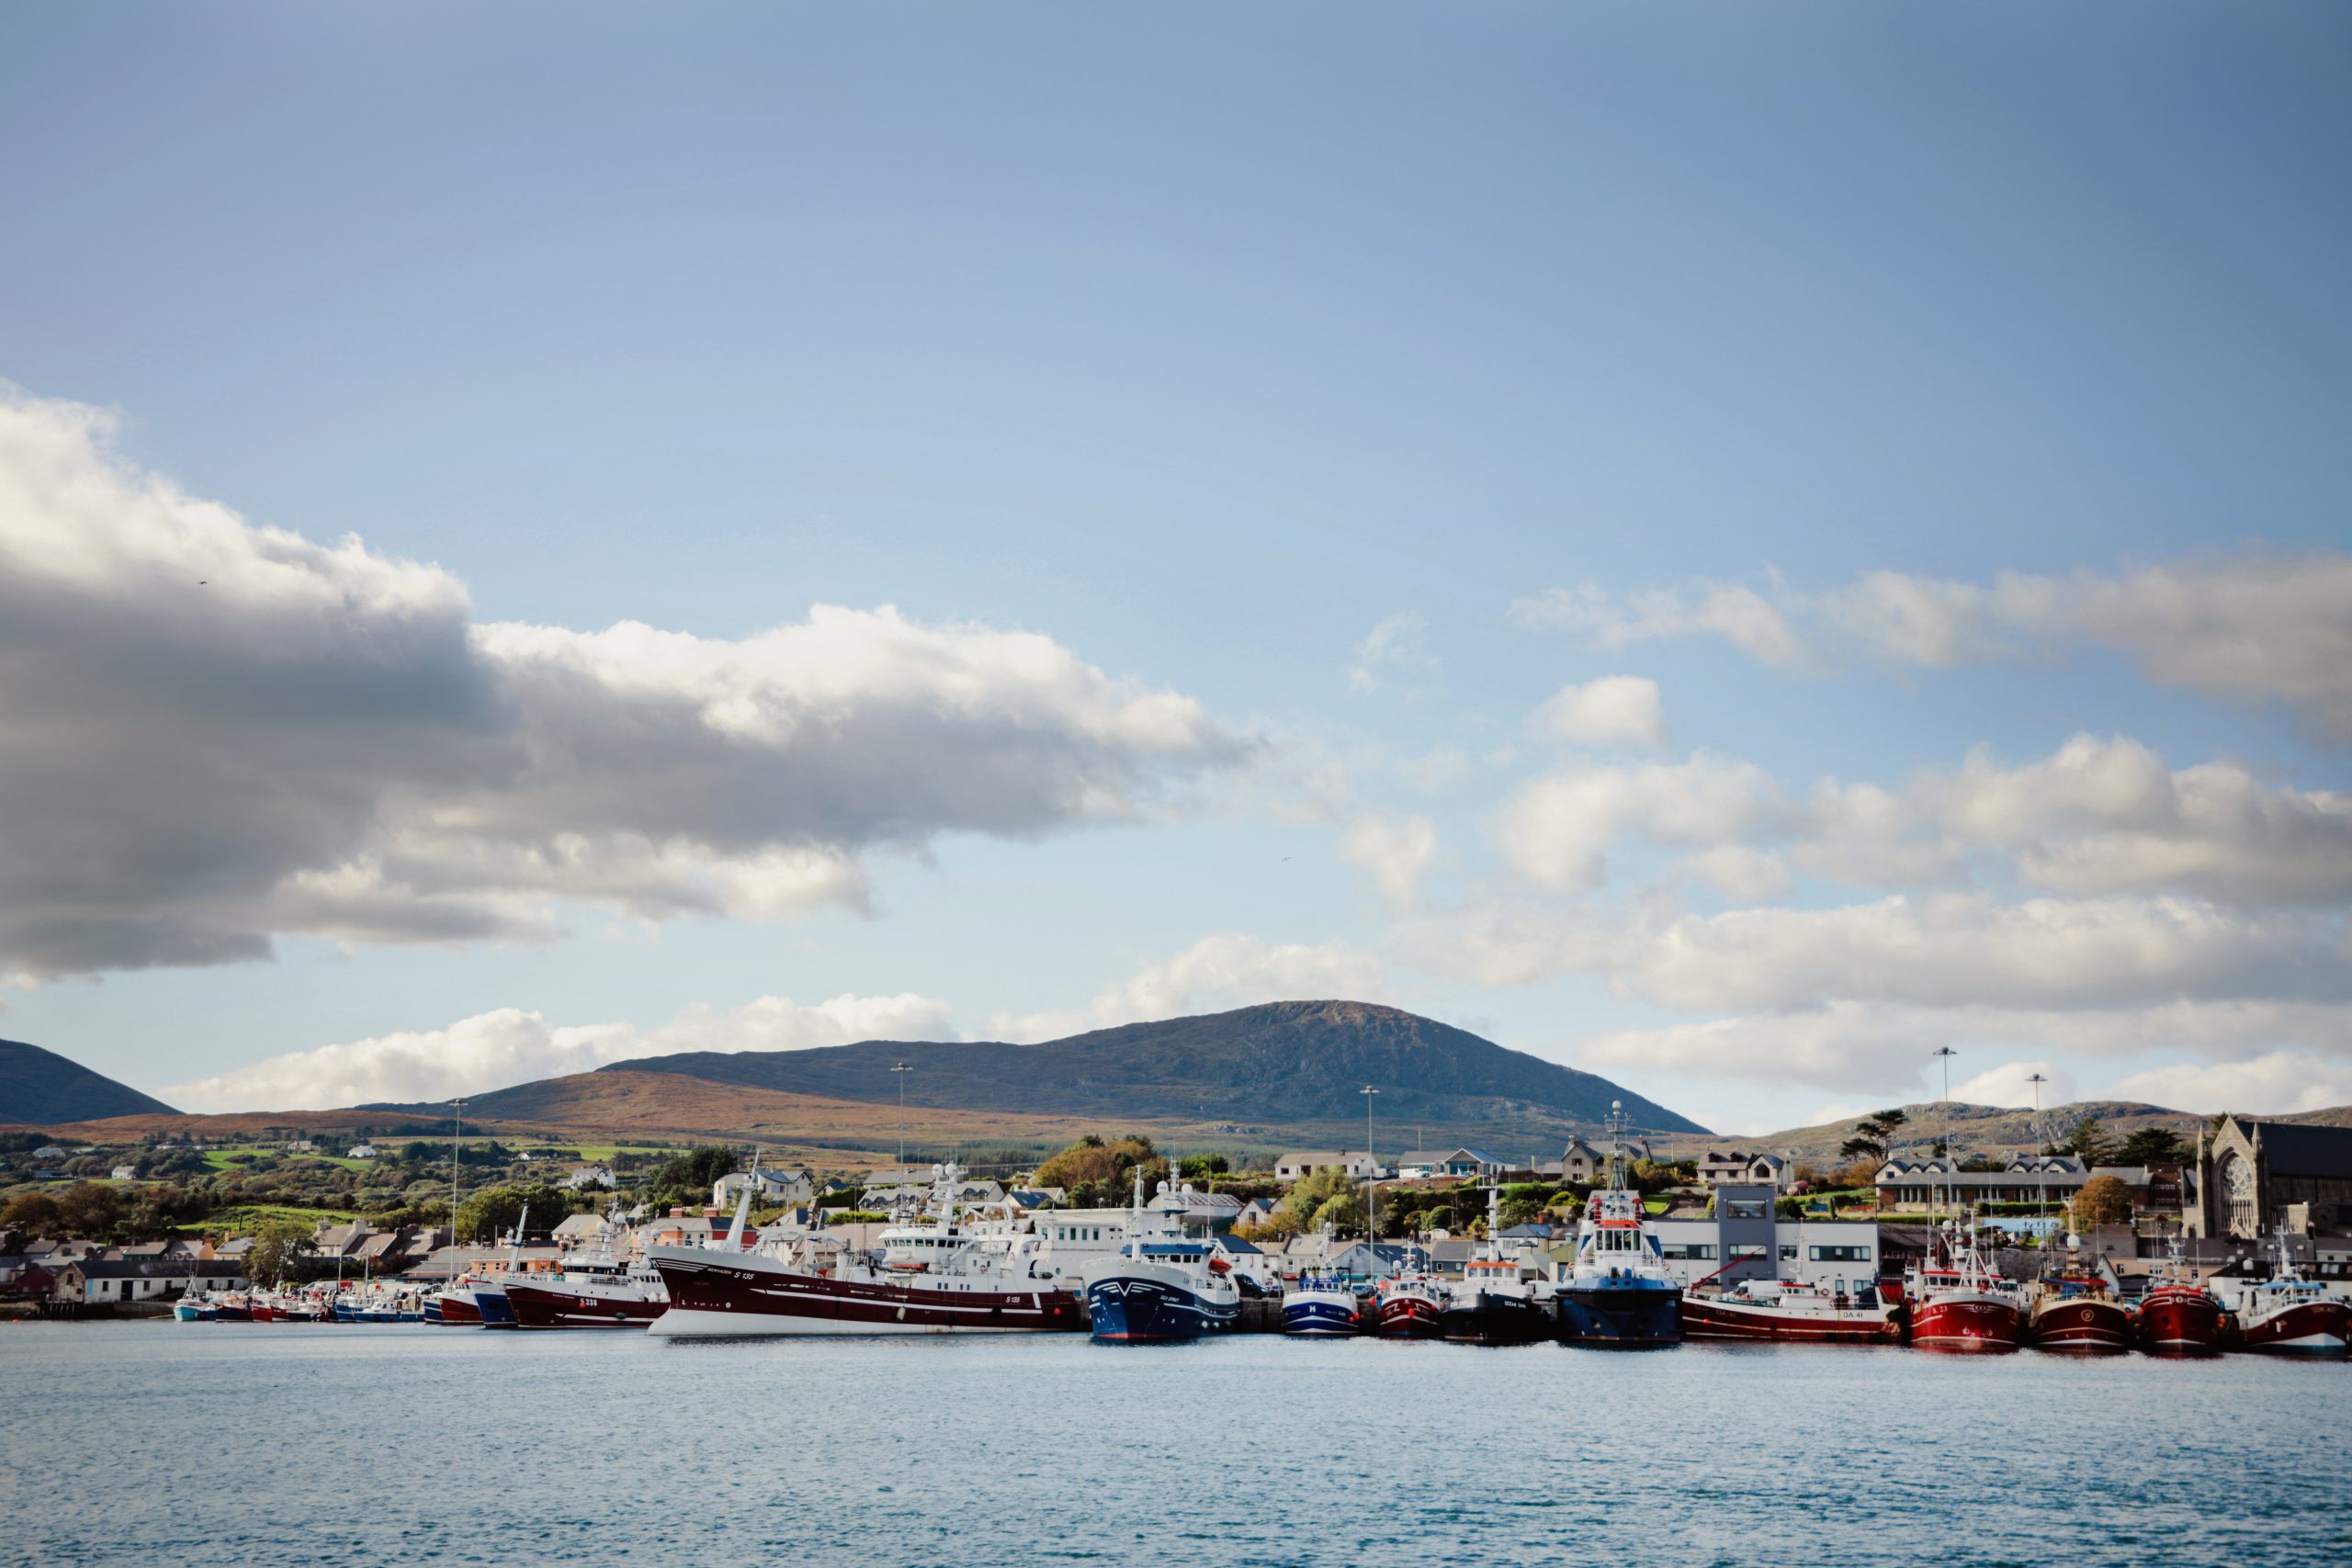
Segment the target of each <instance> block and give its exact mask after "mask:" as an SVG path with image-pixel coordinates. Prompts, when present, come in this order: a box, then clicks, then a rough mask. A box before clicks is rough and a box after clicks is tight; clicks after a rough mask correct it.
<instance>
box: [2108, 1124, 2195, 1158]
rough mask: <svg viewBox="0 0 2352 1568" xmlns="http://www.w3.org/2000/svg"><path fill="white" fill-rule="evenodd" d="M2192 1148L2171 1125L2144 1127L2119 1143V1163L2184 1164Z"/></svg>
mask: <svg viewBox="0 0 2352 1568" xmlns="http://www.w3.org/2000/svg"><path fill="white" fill-rule="evenodd" d="M2189 1154H2190V1150H2189V1148H2188V1145H2186V1144H2183V1143H2182V1142H2181V1141H2180V1134H2177V1133H2176V1132H2174V1131H2173V1130H2172V1129H2171V1128H2169V1127H2143V1128H2141V1129H2140V1130H2139V1131H2138V1132H2136V1133H2134V1134H2131V1136H2129V1137H2127V1138H2125V1139H2124V1140H2123V1142H2122V1143H2121V1144H2120V1145H2117V1147H2116V1150H2115V1163H2116V1164H2118V1165H2182V1164H2186V1163H2187V1162H2188V1157H2189Z"/></svg>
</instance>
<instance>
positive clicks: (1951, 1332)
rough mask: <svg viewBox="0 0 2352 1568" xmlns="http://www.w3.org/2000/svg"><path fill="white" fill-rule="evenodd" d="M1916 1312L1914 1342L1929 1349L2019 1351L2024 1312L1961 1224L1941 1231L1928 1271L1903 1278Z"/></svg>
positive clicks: (2015, 1292) (1923, 1269) (2010, 1286)
mask: <svg viewBox="0 0 2352 1568" xmlns="http://www.w3.org/2000/svg"><path fill="white" fill-rule="evenodd" d="M1903 1294H1904V1299H1905V1302H1907V1303H1909V1305H1910V1309H1911V1343H1912V1344H1914V1345H1916V1346H1917V1347H1919V1348H1921V1349H1926V1350H2014V1349H2016V1348H2018V1331H2019V1328H2020V1327H2021V1326H2022V1325H2023V1322H2024V1315H2025V1314H2024V1310H2023V1305H2022V1303H2021V1302H2020V1301H2019V1299H2018V1289H2017V1287H2016V1286H2015V1285H2013V1284H2011V1283H2010V1282H2009V1281H2008V1280H2005V1279H2003V1278H2002V1277H2001V1275H2000V1273H1999V1272H1998V1270H1996V1269H1994V1267H1993V1266H1992V1264H1991V1263H1990V1262H1988V1261H1987V1260H1986V1258H1985V1255H1984V1253H1983V1252H1982V1251H1981V1250H1980V1249H1979V1248H1978V1247H1977V1245H1976V1238H1975V1236H1974V1235H1973V1234H1972V1233H1971V1231H1970V1230H1968V1229H1967V1228H1966V1227H1964V1226H1963V1225H1962V1224H1961V1222H1959V1221H1957V1220H1947V1221H1945V1222H1944V1224H1943V1228H1942V1229H1941V1231H1940V1232H1939V1233H1938V1235H1937V1237H1936V1240H1935V1242H1934V1243H1933V1245H1932V1247H1930V1250H1929V1252H1928V1261H1927V1263H1926V1265H1925V1266H1924V1267H1921V1268H1917V1269H1912V1270H1911V1271H1910V1272H1909V1273H1907V1274H1905V1276H1904V1279H1903Z"/></svg>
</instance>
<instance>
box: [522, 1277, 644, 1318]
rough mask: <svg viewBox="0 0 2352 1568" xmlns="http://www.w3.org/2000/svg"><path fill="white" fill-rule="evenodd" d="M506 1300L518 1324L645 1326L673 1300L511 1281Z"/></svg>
mask: <svg viewBox="0 0 2352 1568" xmlns="http://www.w3.org/2000/svg"><path fill="white" fill-rule="evenodd" d="M506 1303H507V1305H508V1306H509V1307H511V1308H512V1309H513V1310H514V1313H515V1326H516V1327H518V1328H643V1327H644V1326H645V1325H647V1324H649V1323H651V1322H652V1321H653V1320H654V1319H655V1318H657V1317H660V1316H661V1315H662V1312H663V1311H664V1310H665V1309H666V1308H667V1307H668V1306H669V1304H670V1303H667V1302H656V1301H647V1300H644V1299H642V1298H638V1297H628V1296H618V1295H612V1296H607V1295H601V1294H598V1293H595V1292H581V1291H566V1290H560V1289H556V1288H554V1287H551V1286H544V1285H509V1286H508V1287H506Z"/></svg>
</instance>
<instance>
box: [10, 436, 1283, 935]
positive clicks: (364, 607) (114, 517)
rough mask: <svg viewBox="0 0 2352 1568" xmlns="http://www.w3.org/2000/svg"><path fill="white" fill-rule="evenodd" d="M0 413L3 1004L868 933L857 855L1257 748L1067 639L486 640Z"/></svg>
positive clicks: (1060, 816)
mask: <svg viewBox="0 0 2352 1568" xmlns="http://www.w3.org/2000/svg"><path fill="white" fill-rule="evenodd" d="M111 434H112V425H111V422H110V421H109V419H108V418H107V416H106V415H105V414H103V413H101V412H99V411H96V410H93V409H90V408H87V407H85V406H83V405H79V404H74V403H68V402H60V401H55V400H41V399H37V398H32V397H28V396H26V395H24V394H21V393H18V392H16V391H14V390H13V389H0V733H5V735H6V746H5V748H0V889H5V891H6V895H7V897H6V900H5V901H0V975H5V974H14V975H16V976H18V977H20V978H40V977H44V976H57V975H64V974H73V973H77V972H86V971H92V970H103V969H117V968H137V967H144V966H152V965H167V964H214V963H222V962H228V961H232V960H239V959H252V958H258V957H262V956H265V955H266V954H267V953H269V952H270V950H271V942H272V938H273V936H274V935H276V934H278V933H288V932H309V933H318V934H322V935H328V936H333V937H338V938H345V939H350V940H359V941H393V942H457V941H468V940H473V939H479V938H485V937H530V936H540V935H545V934H547V932H548V931H549V929H550V926H551V922H552V919H553V915H552V912H551V911H552V909H553V907H554V905H555V903H556V902H557V901H558V900H562V899H574V900H585V901H588V902H591V903H594V904H598V905H602V906H605V907H607V908H614V909H617V910H620V911H622V912H625V913H627V914H628V915H631V916H635V917H639V918H642V919H667V918H671V917H673V916H677V915H683V914H715V915H733V916H749V917H776V916H786V915H791V914H795V913H797V912H800V911H803V910H806V909H809V908H813V907H815V906H818V905H821V904H828V903H832V904H845V905H849V906H852V907H855V906H858V905H860V904H861V903H862V902H863V900H864V898H865V856H866V855H867V854H868V853H869V852H873V851H876V850H877V849H879V850H890V849H897V850H901V851H906V852H921V851H922V848H923V847H924V846H925V845H926V844H927V843H928V842H929V841H930V840H932V839H933V838H934V837H935V836H936V835H938V834H941V833H944V832H949V831H956V830H965V831H974V832H982V833H990V834H998V835H1003V836H1008V837H1014V838H1025V837H1034V836H1037V835H1042V834H1046V833H1050V832H1053V831H1056V830H1058V829H1067V828H1069V827H1072V826H1075V825H1079V824H1084V823H1091V822H1105V821H1117V820H1128V819H1133V818H1136V817H1137V816H1138V815H1139V814H1141V813H1143V812H1145V811H1147V810H1148V808H1149V807H1150V805H1151V803H1152V802H1153V800H1154V799H1155V797H1157V796H1158V795H1160V794H1162V793H1163V792H1164V791H1165V790H1166V789H1167V788H1168V787H1169V785H1170V783H1171V782H1172V781H1178V780H1182V779H1184V778H1187V777H1190V776H1195V775H1198V774H1200V773H1203V772H1204V771H1207V770H1215V769H1221V768H1223V767H1225V766H1227V765H1228V764H1231V763H1234V762H1236V761H1239V760H1241V759H1243V758H1244V757H1246V756H1247V755H1248V754H1249V753H1250V750H1252V748H1251V747H1250V744H1249V743H1248V742H1245V741H1244V740H1243V739H1240V738H1239V737H1237V736H1236V735H1234V734H1232V733H1230V732H1228V731H1227V730H1225V729H1223V728H1220V727H1219V726H1217V725H1216V723H1214V722H1213V721H1212V720H1211V719H1210V718H1209V717H1208V716H1206V715H1205V714H1204V712H1203V711H1202V709H1201V708H1200V706H1199V705H1197V704H1196V703H1195V702H1193V700H1192V699H1190V698H1188V697H1185V696H1182V695H1181V694H1176V693H1172V692H1168V691H1161V690H1154V689H1150V688H1148V687H1145V686H1141V685H1138V684H1136V683H1135V682H1129V681H1125V680H1120V679H1115V678H1114V677H1112V676H1109V675H1106V674H1105V673H1103V671H1100V670H1097V669H1095V668H1094V667H1092V666H1091V665H1089V664H1087V663H1085V662H1084V661H1083V660H1080V658H1078V656H1077V655H1075V654H1074V653H1072V652H1070V651H1069V649H1065V648H1063V647H1061V646H1060V645H1059V644H1057V643H1056V642H1054V641H1053V640H1052V639H1051V638H1049V637H1044V636H1041V635H1038V634H1035V633H1030V632H1020V631H1005V630H1001V629H996V628H990V627H986V626H968V625H951V626H923V625H921V624H918V623H915V622H913V621H910V620H909V619H907V618H905V617H903V616H901V615H899V614H898V613H897V612H896V611H895V610H891V609H888V608H883V609H878V610H857V609H842V608H834V607H828V606H820V607H818V608H817V609H815V610H813V611H812V612H811V613H810V615H809V617H808V619H807V620H806V621H803V622H800V623H797V624H792V625H786V626H779V627H776V628H775V629H773V630H770V631H767V632H763V633H761V634H758V635H756V636H752V637H745V638H742V639H740V640H726V639H714V638H704V637H693V636H690V635H687V634H684V633H679V632H669V631H662V630H658V629H656V628H653V627H650V626H639V625H636V624H629V623H625V624H622V625H619V626H612V627H608V628H606V629H605V630H602V631H577V630H571V629H568V628H563V627H556V626H525V625H514V624H485V623H482V622H479V621H477V620H476V619H475V618H474V616H473V613H472V607H471V604H470V603H469V599H468V596H467V592H466V590H465V587H464V585H463V583H461V582H460V581H458V579H457V578H456V577H454V576H453V575H452V574H450V573H449V572H447V571H446V570H442V569H441V568H439V567H435V566H429V565H423V564H419V563H416V562H412V561H402V560H397V559H392V558H387V557H384V556H381V555H379V554H376V553H375V552H373V551H370V550H369V549H368V548H367V547H365V546H364V545H363V544H361V543H360V542H359V541H358V540H356V539H354V538H346V539H345V540H342V541H340V542H339V543H336V544H334V545H332V546H326V545H319V544H316V543H313V542H311V541H310V540H308V539H306V538H303V537H302V536H300V535H297V534H294V533H291V532H288V531H286V530H283V529H278V528H271V527H265V526H260V525H254V524H253V523H250V522H248V521H246V520H245V519H243V518H242V517H240V516H239V515H237V514H236V513H234V512H232V511H231V510H229V509H228V508H227V507H224V506H221V505H220V504H218V503H216V502H209V501H205V500H202V499H199V498H197V497H192V496H189V495H187V493H185V492H184V491H181V490H179V489H178V488H177V487H176V486H175V485H173V484H172V483H171V482H170V481H169V480H167V479H163V478H161V477H159V476H156V475H153V474H149V473H145V472H141V471H139V470H137V469H135V468H131V467H130V466H129V465H127V464H125V463H123V462H121V461H119V460H118V459H117V458H116V457H114V455H113V454H112V452H111V450H110V446H109V442H110V438H111Z"/></svg>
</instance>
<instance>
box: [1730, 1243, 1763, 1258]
mask: <svg viewBox="0 0 2352 1568" xmlns="http://www.w3.org/2000/svg"><path fill="white" fill-rule="evenodd" d="M1771 1250H1772V1249H1771V1248H1770V1247H1766V1246H1765V1245H1764V1244H1763V1243H1761V1242H1755V1241H1739V1242H1734V1243H1733V1244H1732V1248H1731V1255H1732V1256H1733V1257H1734V1258H1761V1257H1763V1256H1764V1255H1765V1254H1766V1253H1768V1252H1770V1251H1771Z"/></svg>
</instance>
